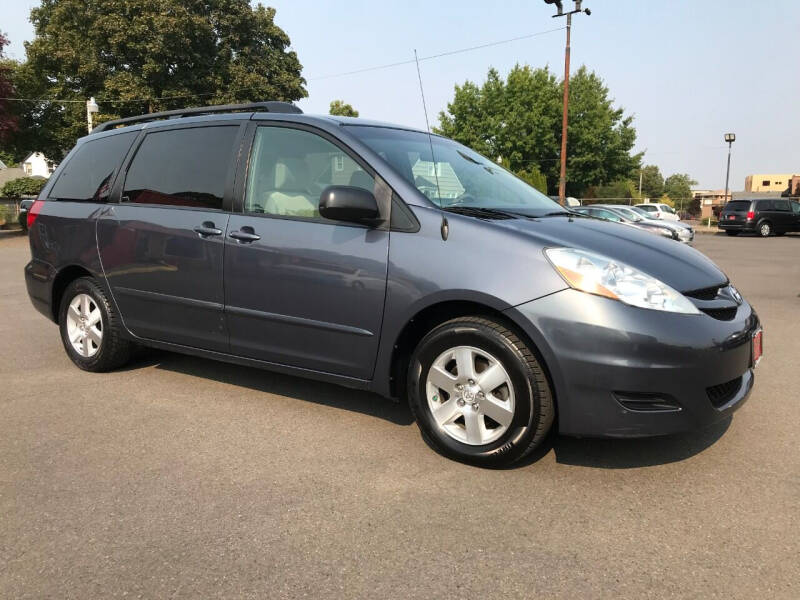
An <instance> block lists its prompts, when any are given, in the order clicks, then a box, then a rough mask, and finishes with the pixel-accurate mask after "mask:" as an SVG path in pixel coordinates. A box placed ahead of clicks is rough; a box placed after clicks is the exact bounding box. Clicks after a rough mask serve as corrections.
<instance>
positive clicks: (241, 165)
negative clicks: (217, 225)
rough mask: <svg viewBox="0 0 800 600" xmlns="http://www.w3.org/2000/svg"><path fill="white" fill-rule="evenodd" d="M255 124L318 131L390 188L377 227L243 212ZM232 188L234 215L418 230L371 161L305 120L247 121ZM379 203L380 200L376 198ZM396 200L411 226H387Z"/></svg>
mask: <svg viewBox="0 0 800 600" xmlns="http://www.w3.org/2000/svg"><path fill="white" fill-rule="evenodd" d="M259 127H276V128H282V129H297V130H300V131H306V132H308V133H312V134H315V135H318V136H319V137H321V138H323V139H324V140H326V141H328V142H330V143H331V144H333V145H334V146H336V147H337V148H339V149H340V150H341V151H342V152H343V153H344V154H346V155H347V156H348V157H350V159H351V160H353V161H355V162H356V164H358V166H360V167H361V168H362V169H364V171H366V172H367V173H368V174H369V175H370V176H371V177H372V178H373V179H374V180H375V182H376V183H377V182H378V181H380V182H382V184H383V185H385V186H386V187H387V188H388V189H389V190H390V191H391V194H390V197H389V198H388V202H387V203H386V204H387V206H385V207H384V210H387V211H388V217H387V218H386V219H385V221H384V222H383V223H382V224H381V225H380V226H379V227H371V226H369V225H363V224H360V223H345V222H343V221H333V220H331V219H326V218H324V217H300V216H294V215H274V214H269V213H257V212H246V211H245V210H244V206H245V194H246V193H247V178H248V175H249V171H250V161H251V159H252V156H253V144H254V142H255V137H256V131H258V128H259ZM234 185H235V189H234V204H233V213H234V214H238V215H243V216H247V217H254V218H260V219H277V220H285V221H301V222H303V223H317V224H320V225H329V226H333V225H335V226H344V227H358V228H360V229H378V230H384V231H398V232H404V233H416V232H417V231H419V221H418V220H417V218H416V216H415V215H414V213H413V212H412V211H411V209H410V208H408V206H407V204H406V203H405V202H404V201H403V199H402V198H401V197H400V195H399V194H398V193H397V191H396V190H394V189H393V188H392V187H391V186H390V185H389V182H387V181H386V179H384V178H383V177H381V175H380V173H378V172H377V171H376V170H375V169H374V168H373V167H372V165H370V164H369V163H368V162H367V161H366V160H364V158H363V157H362V156H361V155H359V154H358V152H356V151H355V150H354V149H353V148H351V147H350V146H349V145H348V144H346V143H345V142H343V141H342V140H341V139H339V138H337V137H336V136H335V135H333V134H331V133H330V132H328V131H325V130H324V129H320V128H319V127H314V126H313V125H309V124H307V123H301V122H298V121H285V120H281V119H268V120H256V121H250V123H249V124H248V126H247V131H246V132H245V134H244V140H243V143H242V145H241V149H240V153H239V161H238V166H237V168H236V180H235V184H234ZM378 202H379V203H380V202H381V200H380V199H378ZM396 203H399V205H400V206H402V207H403V208H401V210H402V212H403V213H404V215H405V216H406V217H408V218H409V219H410V220H411V221H412V222H413V223H414V226H413V227H404V228H403V227H400V228H394V227H391V222H392V213H393V212H394V208H395V206H396Z"/></svg>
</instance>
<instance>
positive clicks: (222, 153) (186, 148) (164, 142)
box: [123, 125, 239, 209]
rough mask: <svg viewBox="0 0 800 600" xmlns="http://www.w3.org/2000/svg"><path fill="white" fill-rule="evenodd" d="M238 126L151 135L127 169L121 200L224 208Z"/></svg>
mask: <svg viewBox="0 0 800 600" xmlns="http://www.w3.org/2000/svg"><path fill="white" fill-rule="evenodd" d="M238 132H239V126H238V125H225V126H217V127H193V128H191V129H173V130H170V131H157V132H153V133H149V134H147V136H146V137H145V138H144V140H143V141H142V145H141V146H139V149H138V150H137V151H136V156H135V157H134V158H133V161H132V162H131V166H130V167H129V168H128V174H127V177H126V178H125V191H124V192H123V196H124V197H126V198H123V200H125V201H127V202H133V203H138V204H161V205H169V206H193V207H197V208H206V209H221V208H222V197H223V195H224V193H225V182H226V180H227V176H228V170H229V168H230V165H231V160H232V159H233V158H234V152H233V146H234V142H235V141H236V136H237V134H238Z"/></svg>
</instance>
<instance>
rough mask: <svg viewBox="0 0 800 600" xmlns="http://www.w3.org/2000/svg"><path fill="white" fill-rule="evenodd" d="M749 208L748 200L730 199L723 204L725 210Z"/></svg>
mask: <svg viewBox="0 0 800 600" xmlns="http://www.w3.org/2000/svg"><path fill="white" fill-rule="evenodd" d="M736 210H750V200H731V201H730V202H728V203H727V204H726V205H725V211H726V212H733V211H736Z"/></svg>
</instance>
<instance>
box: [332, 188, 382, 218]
mask: <svg viewBox="0 0 800 600" xmlns="http://www.w3.org/2000/svg"><path fill="white" fill-rule="evenodd" d="M319 214H321V215H322V216H323V217H325V218H326V219H332V220H334V221H348V222H350V223H364V224H375V223H376V222H377V220H378V219H379V218H380V216H381V215H380V211H379V210H378V202H377V201H376V200H375V196H374V195H373V194H372V192H368V191H367V190H365V189H362V188H359V187H352V186H349V185H329V186H328V187H326V188H325V189H324V190H322V194H320V196H319Z"/></svg>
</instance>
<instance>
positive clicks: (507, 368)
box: [408, 317, 555, 467]
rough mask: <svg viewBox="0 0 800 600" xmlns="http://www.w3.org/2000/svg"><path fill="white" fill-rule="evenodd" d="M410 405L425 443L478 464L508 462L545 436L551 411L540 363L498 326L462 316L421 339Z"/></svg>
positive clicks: (411, 374)
mask: <svg viewBox="0 0 800 600" xmlns="http://www.w3.org/2000/svg"><path fill="white" fill-rule="evenodd" d="M408 378H409V381H408V389H409V404H410V406H411V410H412V412H413V413H414V416H415V418H416V420H417V424H418V425H419V428H420V430H421V432H422V436H423V438H424V439H425V441H426V442H427V443H428V444H429V445H430V446H431V447H432V448H433V449H434V450H436V451H437V452H440V453H441V454H444V455H445V456H448V457H451V458H454V459H456V460H460V461H463V462H469V463H472V464H477V465H480V466H487V467H496V466H502V465H506V464H509V463H512V462H514V461H516V460H519V459H521V458H522V457H523V456H525V455H526V454H528V453H529V452H531V451H532V450H533V449H534V448H536V447H537V446H538V445H539V444H541V442H542V441H543V440H544V439H545V437H546V436H547V433H548V431H549V430H550V427H551V425H552V423H553V419H554V416H555V408H554V405H553V398H552V393H551V390H550V385H549V383H548V381H547V377H546V376H545V373H544V370H543V368H542V365H541V364H540V363H539V361H538V359H537V358H536V356H535V355H534V354H533V352H532V351H531V349H530V348H529V347H528V346H527V345H526V344H525V342H523V341H522V340H521V339H520V337H519V336H518V335H517V334H516V333H515V332H513V331H512V330H511V329H509V328H508V327H507V326H506V325H504V324H503V323H501V322H498V321H495V320H492V319H487V318H483V317H461V318H458V319H453V320H451V321H448V322H446V323H443V324H441V325H439V326H438V327H436V328H434V329H433V330H432V331H431V332H430V333H428V334H427V335H426V336H425V337H424V338H423V339H422V341H420V343H419V345H418V346H417V348H416V350H415V351H414V354H413V356H412V358H411V363H410V366H409V374H408Z"/></svg>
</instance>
